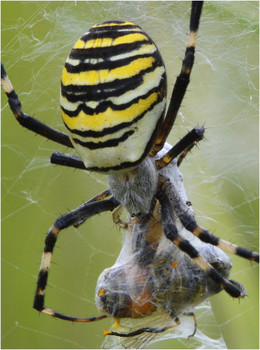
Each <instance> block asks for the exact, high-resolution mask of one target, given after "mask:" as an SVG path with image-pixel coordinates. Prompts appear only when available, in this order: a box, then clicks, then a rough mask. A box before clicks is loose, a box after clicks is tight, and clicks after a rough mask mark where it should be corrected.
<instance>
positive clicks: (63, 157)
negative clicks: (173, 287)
mask: <svg viewBox="0 0 260 350" xmlns="http://www.w3.org/2000/svg"><path fill="white" fill-rule="evenodd" d="M50 161H51V163H52V164H57V165H63V166H67V167H71V168H76V169H83V170H87V168H86V167H85V164H84V163H83V162H82V160H81V159H80V157H78V156H72V155H70V154H64V153H60V152H54V153H52V155H51V158H50Z"/></svg>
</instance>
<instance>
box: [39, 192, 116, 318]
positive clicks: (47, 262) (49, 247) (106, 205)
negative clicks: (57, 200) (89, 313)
mask: <svg viewBox="0 0 260 350" xmlns="http://www.w3.org/2000/svg"><path fill="white" fill-rule="evenodd" d="M95 198H96V197H94V199H95ZM94 199H93V198H92V200H91V201H92V202H91V203H89V202H86V203H84V204H82V205H81V206H79V207H78V208H76V209H75V210H72V211H71V212H69V213H67V214H65V215H63V216H61V217H59V218H58V219H57V220H56V221H55V223H54V225H53V226H52V227H51V228H50V230H49V232H48V234H47V236H46V239H45V247H44V250H43V255H42V261H41V266H40V272H39V275H38V281H37V288H36V292H35V298H34V303H33V307H34V308H35V309H36V310H38V311H40V312H42V313H44V314H47V315H49V316H54V317H57V318H60V319H63V320H67V321H74V322H92V321H96V320H101V319H103V318H105V317H107V316H105V315H102V316H99V317H89V318H78V317H73V316H66V315H63V314H61V313H59V312H56V311H53V310H52V309H49V308H47V307H45V305H44V299H45V290H46V285H47V280H48V274H49V270H50V266H51V260H52V254H53V249H54V246H55V243H56V241H57V238H58V235H59V233H60V231H61V230H63V229H65V228H67V227H69V226H72V225H77V224H78V223H79V222H81V221H85V220H87V219H88V218H90V217H91V216H94V215H96V214H99V213H102V212H104V211H109V210H114V209H115V208H116V207H117V206H118V205H119V202H118V201H117V200H116V199H115V198H114V197H112V198H110V199H107V200H100V201H93V200H94Z"/></svg>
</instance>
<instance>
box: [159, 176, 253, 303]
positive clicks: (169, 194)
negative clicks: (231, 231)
mask: <svg viewBox="0 0 260 350" xmlns="http://www.w3.org/2000/svg"><path fill="white" fill-rule="evenodd" d="M159 183H160V188H159V191H158V193H157V198H158V199H159V202H160V204H161V219H162V224H163V228H164V233H165V235H166V237H167V238H168V239H169V240H170V241H171V242H173V243H174V244H175V245H176V246H177V247H178V248H179V249H180V250H182V251H183V252H185V253H186V254H187V255H189V256H190V258H191V259H193V260H194V262H195V263H196V264H197V265H198V266H199V267H200V268H201V269H202V270H203V271H204V272H205V273H206V274H207V275H208V276H209V277H211V278H212V279H213V280H214V281H215V282H216V283H218V284H219V285H220V286H221V288H223V289H225V291H226V292H227V293H228V294H230V295H231V296H232V297H235V298H243V297H244V296H245V295H246V293H245V290H244V288H243V286H242V285H240V284H239V283H238V282H236V281H229V280H227V279H226V278H224V277H223V276H222V275H221V274H220V273H219V272H218V271H216V270H215V269H214V268H213V267H212V266H211V265H210V264H209V263H208V262H207V261H206V260H205V259H204V258H203V257H202V256H200V255H199V253H198V251H197V249H195V248H194V247H193V245H192V244H191V243H190V242H189V241H188V240H187V239H184V238H183V237H181V235H180V234H179V233H178V230H177V228H176V226H175V220H174V219H175V216H176V217H179V215H178V214H180V213H178V209H177V210H176V207H178V200H181V199H180V198H177V196H178V192H177V191H174V189H173V185H172V183H171V182H170V181H169V179H167V178H165V177H163V176H161V175H160V178H159ZM175 192H176V193H175ZM186 211H187V209H186Z"/></svg>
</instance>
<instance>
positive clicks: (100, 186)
mask: <svg viewBox="0 0 260 350" xmlns="http://www.w3.org/2000/svg"><path fill="white" fill-rule="evenodd" d="M1 10H2V61H3V63H4V64H5V67H6V70H7V73H8V75H9V77H10V78H11V80H12V82H13V85H14V88H15V89H16V91H17V92H18V93H19V97H20V99H21V101H22V104H23V110H24V111H25V112H27V113H29V114H31V115H35V117H37V118H38V119H39V120H41V121H43V122H45V123H47V124H48V125H51V126H53V127H55V128H57V129H59V130H62V131H64V127H63V125H62V122H61V118H60V111H59V80H60V76H61V71H62V67H63V65H64V61H65V58H66V57H67V55H68V53H69V51H70V49H71V47H72V45H73V44H74V42H75V41H76V40H77V39H78V38H79V37H80V36H81V35H82V34H83V33H84V32H85V31H87V30H88V28H89V27H90V26H92V25H93V24H94V23H99V22H103V21H105V20H108V19H131V20H134V21H135V22H136V23H138V24H139V25H141V26H142V28H143V29H144V30H145V31H146V32H147V33H149V35H150V36H151V37H152V38H153V40H154V41H155V42H156V43H157V45H158V46H159V49H160V51H161V54H162V56H163V58H164V61H165V64H166V68H167V73H168V85H169V90H170V91H171V88H172V86H173V84H174V80H175V77H176V75H177V74H178V73H179V70H180V66H181V59H182V58H183V55H184V50H185V44H186V40H187V32H188V19H189V14H190V3H188V2H156V1H155V2H144V1H138V2H137V1H136V2H132V1H131V2H128V1H126V2H125V1H121V2H112V1H111V2H102V1H93V2H91V1H89V2H1ZM257 15H258V3H257V2H230V3H223V2H222V3H221V2H209V3H207V4H206V5H205V8H204V10H203V14H202V22H201V27H200V31H199V40H198V45H197V54H196V60H195V66H194V69H193V72H192V76H191V84H190V86H189V91H188V93H187V95H186V97H185V100H184V102H183V106H182V108H181V112H180V114H179V118H178V120H177V122H176V125H175V126H174V129H173V130H172V133H171V135H170V137H169V140H168V141H169V142H171V143H174V142H176V140H178V139H179V138H180V137H181V136H183V135H184V134H185V133H186V131H187V130H190V129H191V128H192V127H193V126H195V125H201V124H204V123H205V126H206V140H205V141H204V142H202V143H201V144H200V145H199V149H196V150H194V151H193V152H192V154H191V155H189V157H188V159H187V160H185V162H184V163H183V165H182V167H181V171H182V173H183V175H184V184H185V188H186V191H187V194H188V197H189V199H190V200H191V201H192V204H193V208H194V210H195V212H196V217H197V220H198V222H199V223H200V224H201V225H202V226H204V227H206V228H208V229H209V230H210V232H213V233H215V234H216V235H218V236H221V237H222V238H224V239H226V240H230V241H232V242H234V243H236V244H239V245H241V246H244V247H246V248H249V249H252V250H257V247H258V241H257V239H258V234H257V232H258V16H257ZM56 150H60V151H61V152H69V150H66V149H64V148H62V147H61V146H59V145H55V144H53V143H52V142H48V141H46V140H44V139H42V138H41V137H40V136H37V137H34V135H33V134H32V133H31V132H29V131H27V130H24V129H23V128H21V127H19V125H17V123H16V122H15V120H14V118H13V117H12V115H11V113H10V111H9V109H8V106H7V104H6V98H5V96H3V95H2V204H3V206H2V248H3V249H2V271H3V273H2V297H3V298H2V300H3V302H2V315H3V324H2V347H3V348H100V346H101V344H102V342H103V329H109V328H110V326H111V320H109V319H108V320H103V321H100V322H95V323H92V324H74V325H72V324H70V323H66V322H65V321H64V322H63V321H60V320H55V319H51V318H48V317H45V316H43V315H41V316H40V317H38V316H37V313H36V312H35V311H34V310H33V309H32V308H31V305H32V300H33V293H34V289H35V286H36V278H37V273H38V269H39V265H40V258H41V250H42V248H43V242H44V237H45V234H46V233H47V230H48V228H49V227H50V226H51V224H52V223H53V222H54V220H55V218H56V217H57V216H59V215H61V214H63V213H65V212H67V211H68V210H70V209H73V208H75V207H77V206H78V205H79V204H81V203H82V202H83V201H86V200H87V199H88V198H90V197H92V196H94V195H95V194H96V193H98V192H100V191H102V190H104V189H105V188H106V180H105V178H104V177H102V176H99V175H96V174H94V175H93V174H87V173H86V172H82V171H74V170H72V169H65V168H60V167H55V166H51V165H50V164H49V155H50V154H51V152H53V151H56ZM121 245H122V232H120V231H119V230H118V229H117V228H116V227H115V225H114V224H113V222H112V219H111V214H110V213H108V214H102V216H98V217H95V218H93V219H91V220H89V222H87V223H86V224H84V225H83V226H82V227H80V228H78V229H76V228H71V229H68V230H65V231H64V232H62V233H61V236H60V238H59V240H58V242H57V247H56V249H55V252H54V263H53V264H52V267H51V274H50V279H49V284H48V287H47V297H46V304H47V306H50V307H52V308H53V309H54V310H57V311H60V312H64V313H66V314H68V315H77V316H89V317H90V316H94V315H98V312H97V309H96V306H95V302H94V293H95V286H96V281H97V278H98V275H99V274H100V273H101V272H102V271H103V270H104V269H105V268H106V267H109V266H111V265H113V264H114V261H115V260H116V257H117V255H118V254H119V251H120V248H121ZM232 262H233V268H232V272H231V278H232V279H235V280H237V281H239V282H241V283H242V284H243V285H244V286H245V288H246V290H247V294H248V297H246V298H245V299H244V300H241V301H240V302H238V301H236V300H232V299H231V298H230V297H229V296H227V295H226V294H225V293H224V292H222V293H220V294H219V295H217V296H215V297H213V298H211V306H210V304H209V303H206V304H203V305H201V306H200V307H199V310H197V311H196V314H197V313H198V315H199V316H198V333H197V338H196V339H190V340H186V339H185V338H183V337H182V336H184V331H183V333H181V331H180V332H176V333H175V334H174V333H171V339H166V338H167V336H166V335H165V339H162V340H161V341H160V342H158V343H156V348H224V347H229V348H238V347H239V348H258V347H259V343H258V329H259V324H258V272H257V271H258V269H257V266H256V264H254V263H252V264H250V263H249V262H247V261H245V260H243V259H239V258H237V257H232ZM184 326H185V324H184ZM173 338H176V339H173ZM150 347H151V346H150Z"/></svg>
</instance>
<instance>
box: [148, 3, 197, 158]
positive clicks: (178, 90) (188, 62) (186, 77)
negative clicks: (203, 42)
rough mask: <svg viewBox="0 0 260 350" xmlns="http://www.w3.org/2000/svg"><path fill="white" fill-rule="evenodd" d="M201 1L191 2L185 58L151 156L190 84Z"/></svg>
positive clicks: (161, 146)
mask: <svg viewBox="0 0 260 350" xmlns="http://www.w3.org/2000/svg"><path fill="white" fill-rule="evenodd" d="M202 6H203V1H193V2H192V9H191V17H190V32H189V37H188V43H187V47H186V51H185V57H184V60H183V61H182V68H181V72H180V74H179V75H178V77H177V79H176V82H175V85H174V88H173V91H172V96H171V100H170V105H169V107H168V111H167V114H166V117H165V120H164V122H163V125H162V128H161V131H160V134H159V136H158V137H157V139H156V141H155V145H154V147H153V149H152V151H151V152H150V155H151V156H155V155H156V154H157V153H158V152H159V151H160V150H161V149H162V148H163V145H164V143H165V141H166V139H167V137H168V135H169V133H170V131H171V129H172V127H173V124H174V122H175V119H176V116H177V113H178V111H179V108H180V105H181V103H182V100H183V98H184V95H185V93H186V90H187V86H188V84H189V82H190V73H191V70H192V67H193V63H194V54H195V45H196V39H197V32H198V29H199V22H200V16H201V11H202Z"/></svg>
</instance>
